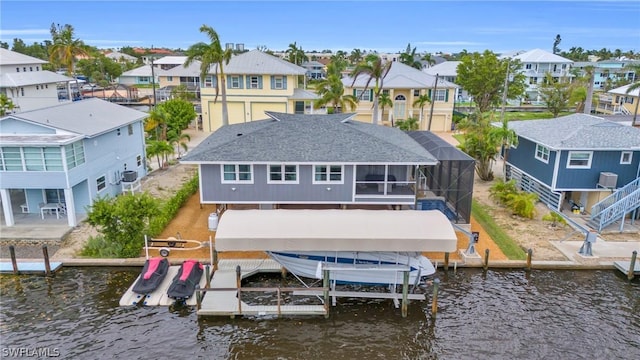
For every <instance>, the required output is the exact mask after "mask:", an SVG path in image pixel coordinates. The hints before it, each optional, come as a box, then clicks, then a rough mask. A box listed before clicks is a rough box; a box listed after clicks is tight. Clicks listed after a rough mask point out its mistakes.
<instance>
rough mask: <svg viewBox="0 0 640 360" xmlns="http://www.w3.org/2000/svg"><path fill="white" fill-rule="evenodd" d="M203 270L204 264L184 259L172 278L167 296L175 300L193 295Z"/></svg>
mask: <svg viewBox="0 0 640 360" xmlns="http://www.w3.org/2000/svg"><path fill="white" fill-rule="evenodd" d="M203 271H204V266H202V263H200V262H199V261H198V260H185V262H183V263H182V265H181V266H180V269H179V270H178V273H177V274H176V276H175V277H174V278H173V281H172V282H171V285H170V286H169V289H168V290H167V296H169V297H170V298H172V299H176V300H186V299H188V298H190V297H191V296H193V293H194V291H195V290H196V285H198V284H199V283H200V278H201V277H202V272H203Z"/></svg>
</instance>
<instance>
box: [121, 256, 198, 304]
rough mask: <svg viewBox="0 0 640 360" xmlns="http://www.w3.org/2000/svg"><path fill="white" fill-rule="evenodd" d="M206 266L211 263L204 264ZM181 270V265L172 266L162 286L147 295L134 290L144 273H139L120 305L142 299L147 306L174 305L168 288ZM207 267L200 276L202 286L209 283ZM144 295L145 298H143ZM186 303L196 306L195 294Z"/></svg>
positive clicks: (137, 301) (135, 302) (134, 302)
mask: <svg viewBox="0 0 640 360" xmlns="http://www.w3.org/2000/svg"><path fill="white" fill-rule="evenodd" d="M204 266H205V268H206V267H207V266H209V265H204ZM179 270H180V266H170V267H169V270H168V272H167V276H165V278H164V280H163V281H162V283H161V284H160V286H158V288H157V289H156V290H155V291H154V292H152V293H150V294H147V295H146V296H145V295H140V294H137V293H135V292H133V286H134V285H135V284H136V282H137V281H138V279H139V278H140V276H142V274H140V275H138V277H137V278H136V280H135V281H134V282H133V284H131V286H130V287H129V289H128V290H127V291H126V292H125V293H124V295H123V296H122V298H120V306H132V305H136V304H138V303H140V301H142V304H141V305H145V306H170V305H173V303H175V300H174V299H172V298H170V297H169V296H167V290H168V289H169V286H170V285H171V282H172V281H173V278H174V277H175V276H176V274H177V273H178V271H179ZM206 278H207V277H206V269H205V271H204V272H203V274H202V277H201V278H200V287H201V288H202V287H205V285H206V283H207V279H206ZM143 297H144V299H143ZM185 304H186V305H189V306H195V305H196V296H195V294H194V295H193V296H191V297H190V298H189V299H187V301H185Z"/></svg>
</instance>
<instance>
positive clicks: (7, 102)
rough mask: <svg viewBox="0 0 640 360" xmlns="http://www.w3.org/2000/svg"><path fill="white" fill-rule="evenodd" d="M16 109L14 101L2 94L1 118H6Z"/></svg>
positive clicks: (0, 100) (0, 97) (0, 101)
mask: <svg viewBox="0 0 640 360" xmlns="http://www.w3.org/2000/svg"><path fill="white" fill-rule="evenodd" d="M14 108H15V105H14V104H13V101H11V99H9V97H7V95H5V94H0V116H5V115H7V113H9V112H11V111H12V110H13V109H14Z"/></svg>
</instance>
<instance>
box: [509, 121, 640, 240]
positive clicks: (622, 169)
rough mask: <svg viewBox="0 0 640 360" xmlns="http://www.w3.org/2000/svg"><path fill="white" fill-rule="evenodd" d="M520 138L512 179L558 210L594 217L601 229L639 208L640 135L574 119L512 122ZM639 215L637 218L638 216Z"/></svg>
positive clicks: (512, 160)
mask: <svg viewBox="0 0 640 360" xmlns="http://www.w3.org/2000/svg"><path fill="white" fill-rule="evenodd" d="M509 128H511V129H512V130H514V131H515V132H516V134H517V135H518V140H519V143H518V145H517V147H512V148H511V149H510V150H509V152H508V155H507V176H508V177H509V178H512V179H516V180H517V181H518V183H519V184H520V186H521V187H522V189H524V190H527V191H531V192H535V193H537V194H538V195H539V196H540V200H541V201H543V202H544V203H546V204H547V205H548V206H550V207H552V208H554V209H557V210H562V209H565V210H567V209H571V208H574V210H575V208H577V209H578V211H580V212H586V213H590V214H591V217H592V218H593V219H594V221H595V222H596V223H597V227H598V228H599V229H602V227H604V226H606V225H608V224H610V223H612V222H615V221H616V220H618V219H620V218H621V217H624V216H625V215H627V214H629V213H632V212H633V213H634V214H637V209H638V208H639V207H640V129H636V128H633V127H631V126H625V125H621V124H618V123H614V122H610V121H607V120H604V119H602V118H599V117H596V116H591V115H586V114H573V115H568V116H563V117H559V118H556V119H550V120H530V121H512V122H509ZM634 211H635V212H634Z"/></svg>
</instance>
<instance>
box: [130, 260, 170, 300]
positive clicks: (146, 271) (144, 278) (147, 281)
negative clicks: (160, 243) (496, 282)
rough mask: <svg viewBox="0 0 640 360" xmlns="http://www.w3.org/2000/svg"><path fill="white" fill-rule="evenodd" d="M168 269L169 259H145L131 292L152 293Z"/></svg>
mask: <svg viewBox="0 0 640 360" xmlns="http://www.w3.org/2000/svg"><path fill="white" fill-rule="evenodd" d="M168 271H169V260H167V259H166V258H161V257H154V258H151V259H147V261H146V262H145V263H144V267H143V268H142V273H141V274H140V278H139V279H138V281H137V282H136V284H135V285H134V286H133V292H135V293H137V294H141V295H146V294H149V293H152V292H153V291H154V290H155V289H157V288H158V286H160V283H162V280H164V278H165V276H166V275H167V272H168Z"/></svg>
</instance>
